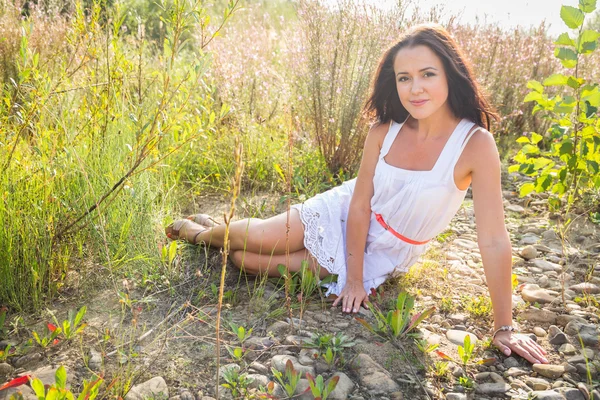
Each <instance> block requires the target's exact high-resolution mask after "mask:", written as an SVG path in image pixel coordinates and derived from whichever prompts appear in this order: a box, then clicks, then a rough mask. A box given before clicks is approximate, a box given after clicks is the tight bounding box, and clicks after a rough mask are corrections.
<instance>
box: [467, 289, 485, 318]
mask: <svg viewBox="0 0 600 400" xmlns="http://www.w3.org/2000/svg"><path fill="white" fill-rule="evenodd" d="M462 303H463V307H464V309H465V311H466V312H468V313H469V315H470V316H471V317H473V318H476V319H477V318H487V317H489V316H490V315H491V313H492V302H491V300H490V298H489V297H488V296H484V295H480V296H477V297H467V296H464V297H463V298H462Z"/></svg>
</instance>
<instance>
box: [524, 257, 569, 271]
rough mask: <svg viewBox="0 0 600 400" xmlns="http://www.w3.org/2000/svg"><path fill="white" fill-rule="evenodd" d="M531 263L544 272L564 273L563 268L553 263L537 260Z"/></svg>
mask: <svg viewBox="0 0 600 400" xmlns="http://www.w3.org/2000/svg"><path fill="white" fill-rule="evenodd" d="M531 263H532V264H533V265H534V266H535V267H537V268H539V269H541V270H542V271H556V272H560V271H562V266H560V265H559V264H555V263H552V262H550V261H546V260H540V259H535V260H532V261H531Z"/></svg>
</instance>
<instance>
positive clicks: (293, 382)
mask: <svg viewBox="0 0 600 400" xmlns="http://www.w3.org/2000/svg"><path fill="white" fill-rule="evenodd" d="M271 372H273V376H274V377H275V379H277V381H278V382H279V384H280V385H281V386H282V387H283V389H284V390H285V392H286V393H287V395H288V396H289V397H292V396H293V395H294V393H295V392H296V386H298V382H299V381H300V373H299V372H298V371H296V370H295V369H294V364H292V360H287V362H286V363H285V377H284V375H283V374H282V373H281V372H279V371H277V370H276V369H275V368H273V367H271Z"/></svg>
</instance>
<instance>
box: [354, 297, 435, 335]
mask: <svg viewBox="0 0 600 400" xmlns="http://www.w3.org/2000/svg"><path fill="white" fill-rule="evenodd" d="M414 303H415V299H414V297H412V296H410V295H409V294H408V293H406V292H404V291H403V292H401V293H400V294H398V298H397V300H396V308H395V310H390V311H389V312H388V313H387V315H384V314H383V313H382V312H381V311H380V310H379V309H378V308H377V307H376V306H375V305H374V304H371V303H369V304H368V305H369V308H370V309H371V311H372V312H373V316H374V317H375V322H376V325H371V324H369V323H368V322H367V321H365V320H364V319H362V318H356V320H357V321H358V322H360V323H361V324H362V325H363V326H364V327H366V328H367V329H368V330H370V331H371V332H373V333H375V334H377V335H379V336H382V337H384V338H390V337H391V338H398V337H404V336H406V335H407V334H408V333H410V331H412V330H413V329H415V328H416V327H417V326H418V325H419V324H420V323H421V322H422V321H423V320H424V319H425V318H427V317H428V316H430V315H431V314H432V313H433V312H434V311H435V307H431V308H428V309H427V310H425V311H422V312H418V313H413V308H414Z"/></svg>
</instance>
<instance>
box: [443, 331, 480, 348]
mask: <svg viewBox="0 0 600 400" xmlns="http://www.w3.org/2000/svg"><path fill="white" fill-rule="evenodd" d="M467 336H470V337H471V344H475V343H477V341H478V339H477V336H475V335H474V334H472V333H469V332H466V331H459V330H456V329H450V330H448V331H447V332H446V338H447V339H448V340H449V341H450V342H452V343H454V344H456V345H458V346H462V345H463V344H464V343H465V337H467Z"/></svg>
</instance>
